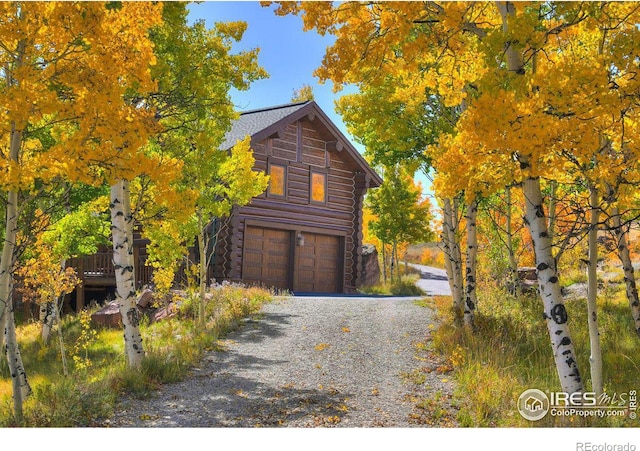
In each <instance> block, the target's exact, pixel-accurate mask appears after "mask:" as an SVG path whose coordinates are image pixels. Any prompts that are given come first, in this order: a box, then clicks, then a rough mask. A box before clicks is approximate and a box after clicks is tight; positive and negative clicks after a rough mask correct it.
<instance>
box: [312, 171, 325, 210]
mask: <svg viewBox="0 0 640 451" xmlns="http://www.w3.org/2000/svg"><path fill="white" fill-rule="evenodd" d="M311 202H317V203H323V204H324V203H326V202H327V174H323V173H321V172H312V173H311Z"/></svg>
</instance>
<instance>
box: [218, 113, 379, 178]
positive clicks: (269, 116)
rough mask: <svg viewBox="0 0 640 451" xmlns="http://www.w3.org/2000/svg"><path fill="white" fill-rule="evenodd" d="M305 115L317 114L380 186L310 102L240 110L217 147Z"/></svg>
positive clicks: (273, 129)
mask: <svg viewBox="0 0 640 451" xmlns="http://www.w3.org/2000/svg"><path fill="white" fill-rule="evenodd" d="M305 116H311V117H314V118H315V117H318V118H319V119H320V121H321V122H322V124H323V125H324V126H325V127H326V128H327V129H328V130H329V131H330V132H331V134H332V135H333V136H335V138H336V142H337V143H339V144H340V145H341V146H342V148H344V149H346V151H347V153H348V154H349V155H350V156H351V158H352V159H353V160H354V161H355V162H356V164H357V165H358V166H360V168H362V170H363V172H364V173H366V174H368V175H369V176H370V180H371V183H372V186H380V184H381V183H382V179H381V178H380V176H379V175H378V174H377V173H376V172H375V171H374V170H373V169H372V168H371V167H370V166H369V164H368V163H367V161H366V160H365V159H364V158H363V157H362V155H360V153H359V152H358V150H357V149H356V148H355V147H354V146H353V144H351V142H350V141H349V140H348V139H347V138H346V137H345V136H344V135H343V134H342V132H341V131H340V130H339V129H338V128H337V127H336V125H335V124H334V123H333V122H332V121H331V119H329V117H328V116H327V115H326V114H325V113H324V111H322V109H320V107H319V106H318V105H317V104H316V103H315V102H314V101H305V102H298V103H289V104H285V105H277V106H272V107H268V108H260V109H256V110H250V111H244V112H242V113H240V117H239V118H238V119H237V120H236V121H234V122H233V124H232V125H231V130H230V131H229V132H228V133H227V135H226V136H225V140H224V142H223V143H222V145H221V146H220V147H221V148H222V149H230V148H231V147H232V146H233V145H235V143H236V142H237V141H239V140H242V139H244V138H245V137H246V136H247V135H248V136H250V137H251V139H252V140H253V141H254V142H255V141H262V140H263V139H266V138H268V137H270V136H272V135H273V134H274V133H276V132H278V131H279V130H283V129H284V128H285V127H286V126H287V125H289V124H291V123H292V122H295V121H297V120H300V119H302V118H303V117H305Z"/></svg>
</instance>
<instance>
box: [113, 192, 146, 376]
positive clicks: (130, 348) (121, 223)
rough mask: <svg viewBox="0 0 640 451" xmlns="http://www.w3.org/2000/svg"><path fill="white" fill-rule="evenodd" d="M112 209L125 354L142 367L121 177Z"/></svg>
mask: <svg viewBox="0 0 640 451" xmlns="http://www.w3.org/2000/svg"><path fill="white" fill-rule="evenodd" d="M109 208H110V210H111V229H112V235H113V267H114V269H115V273H116V300H117V302H118V306H119V308H120V315H121V316H122V325H123V328H124V347H125V355H126V358H127V362H128V365H129V366H130V367H132V368H139V367H140V365H141V363H142V359H143V358H144V348H143V346H142V335H141V334H140V312H139V311H138V307H137V306H136V291H135V262H134V258H133V217H132V215H131V204H130V193H129V182H128V181H127V180H119V181H118V182H116V183H115V184H114V185H113V186H111V204H110V205H109Z"/></svg>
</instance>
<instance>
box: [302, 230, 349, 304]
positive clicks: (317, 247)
mask: <svg viewBox="0 0 640 451" xmlns="http://www.w3.org/2000/svg"><path fill="white" fill-rule="evenodd" d="M303 236H304V245H302V246H296V253H297V255H296V272H295V275H294V279H293V280H294V287H293V289H294V291H300V292H310V293H337V292H339V291H340V290H339V289H338V284H339V280H340V273H341V271H342V257H341V255H340V238H339V237H337V236H330V235H318V234H312V233H303Z"/></svg>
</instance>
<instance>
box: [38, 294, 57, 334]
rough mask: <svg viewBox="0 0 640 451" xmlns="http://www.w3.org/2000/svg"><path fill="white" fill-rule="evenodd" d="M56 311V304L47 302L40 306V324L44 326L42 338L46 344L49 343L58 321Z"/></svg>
mask: <svg viewBox="0 0 640 451" xmlns="http://www.w3.org/2000/svg"><path fill="white" fill-rule="evenodd" d="M56 310H57V306H56V303H55V302H45V303H44V304H40V323H41V324H42V330H41V332H40V338H41V339H42V342H43V343H44V344H47V343H49V337H50V336H51V330H52V329H53V324H54V323H55V321H56V316H57V315H56V313H57V312H56Z"/></svg>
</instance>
